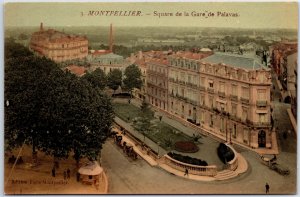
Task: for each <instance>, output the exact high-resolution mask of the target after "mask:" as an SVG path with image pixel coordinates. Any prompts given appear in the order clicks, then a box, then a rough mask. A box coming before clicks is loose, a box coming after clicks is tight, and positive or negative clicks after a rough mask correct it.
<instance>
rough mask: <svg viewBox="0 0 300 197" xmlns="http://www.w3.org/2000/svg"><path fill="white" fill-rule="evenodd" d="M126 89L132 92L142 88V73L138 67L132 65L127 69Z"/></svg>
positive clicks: (124, 81)
mask: <svg viewBox="0 0 300 197" xmlns="http://www.w3.org/2000/svg"><path fill="white" fill-rule="evenodd" d="M124 76H125V78H124V80H123V83H124V87H125V88H126V89H127V90H128V91H129V92H131V91H132V90H133V89H134V88H141V86H142V79H141V76H142V73H141V70H140V69H139V67H138V66H136V65H134V64H132V65H130V66H128V67H127V68H126V69H125V72H124Z"/></svg>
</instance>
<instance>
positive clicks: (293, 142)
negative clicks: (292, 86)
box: [272, 74, 297, 154]
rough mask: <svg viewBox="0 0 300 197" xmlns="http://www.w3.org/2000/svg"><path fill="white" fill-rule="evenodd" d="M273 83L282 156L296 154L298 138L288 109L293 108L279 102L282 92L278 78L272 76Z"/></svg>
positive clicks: (275, 122)
mask: <svg viewBox="0 0 300 197" xmlns="http://www.w3.org/2000/svg"><path fill="white" fill-rule="evenodd" d="M272 82H273V85H274V87H275V89H273V90H272V92H273V95H274V99H273V106H274V107H273V108H274V111H273V117H274V126H275V128H278V129H277V130H276V131H277V141H278V145H279V149H280V151H281V154H284V153H285V152H288V153H296V151H297V136H296V134H295V132H294V128H293V125H292V123H291V121H290V118H289V115H288V112H287V109H288V108H291V105H290V104H286V103H283V102H279V98H280V97H281V94H280V90H279V88H278V85H277V83H276V76H274V74H273V76H272ZM284 132H287V138H286V139H285V138H284V137H283V134H284Z"/></svg>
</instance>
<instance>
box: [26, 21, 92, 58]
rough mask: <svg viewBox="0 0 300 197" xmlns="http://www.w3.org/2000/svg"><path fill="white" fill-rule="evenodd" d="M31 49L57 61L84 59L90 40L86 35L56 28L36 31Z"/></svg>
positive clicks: (31, 42) (32, 37)
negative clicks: (78, 34) (65, 31)
mask: <svg viewBox="0 0 300 197" xmlns="http://www.w3.org/2000/svg"><path fill="white" fill-rule="evenodd" d="M29 48H30V50H32V51H34V52H35V53H37V54H38V55H40V56H45V57H47V58H49V59H51V60H53V61H55V62H64V61H68V60H75V59H83V58H85V57H86V56H87V55H88V40H87V38H86V37H84V36H77V35H70V34H66V33H63V32H59V31H56V30H54V29H48V30H44V28H43V23H41V26H40V30H39V31H38V32H34V33H33V34H32V36H31V40H30V43H29Z"/></svg>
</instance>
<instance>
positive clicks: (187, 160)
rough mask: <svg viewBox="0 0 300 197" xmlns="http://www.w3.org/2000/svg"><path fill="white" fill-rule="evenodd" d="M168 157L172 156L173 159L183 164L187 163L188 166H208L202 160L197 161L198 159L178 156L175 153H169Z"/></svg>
mask: <svg viewBox="0 0 300 197" xmlns="http://www.w3.org/2000/svg"><path fill="white" fill-rule="evenodd" d="M168 156H170V157H171V158H173V159H175V160H177V161H180V162H183V163H187V164H192V165H197V166H207V165H208V164H207V162H206V161H204V160H201V159H197V158H192V157H190V156H185V155H181V154H176V153H173V152H169V153H168Z"/></svg>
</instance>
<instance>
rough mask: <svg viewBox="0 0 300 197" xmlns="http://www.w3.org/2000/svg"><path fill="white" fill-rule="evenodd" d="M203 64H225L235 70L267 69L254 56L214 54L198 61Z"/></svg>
mask: <svg viewBox="0 0 300 197" xmlns="http://www.w3.org/2000/svg"><path fill="white" fill-rule="evenodd" d="M200 62H203V63H211V64H225V65H228V66H233V67H236V68H242V69H246V70H257V69H267V67H266V66H264V65H263V64H261V63H260V60H259V59H258V58H256V57H254V56H246V55H236V54H228V53H215V54H213V55H210V56H208V57H206V58H203V59H201V60H200Z"/></svg>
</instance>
